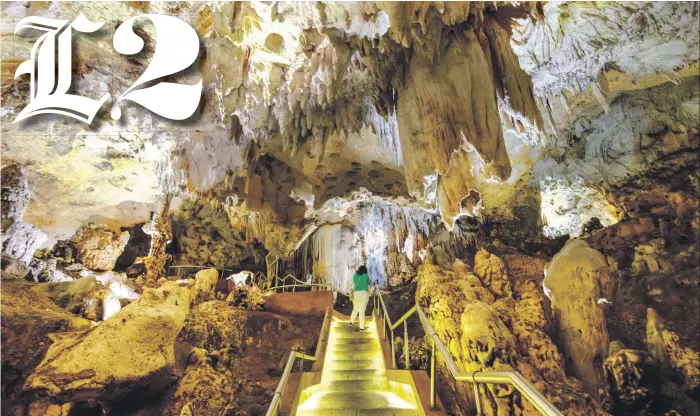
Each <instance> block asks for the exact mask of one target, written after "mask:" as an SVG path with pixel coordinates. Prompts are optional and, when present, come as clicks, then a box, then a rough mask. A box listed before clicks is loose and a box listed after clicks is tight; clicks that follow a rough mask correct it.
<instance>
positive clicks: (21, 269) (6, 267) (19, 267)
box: [0, 256, 29, 279]
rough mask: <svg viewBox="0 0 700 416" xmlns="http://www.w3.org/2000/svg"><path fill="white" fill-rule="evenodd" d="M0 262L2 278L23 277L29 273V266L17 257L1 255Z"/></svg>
mask: <svg viewBox="0 0 700 416" xmlns="http://www.w3.org/2000/svg"><path fill="white" fill-rule="evenodd" d="M0 264H2V278H3V279H24V277H25V276H26V275H27V274H28V273H29V267H27V266H26V265H25V264H24V263H23V262H21V261H19V260H17V259H13V258H10V257H5V256H2V260H1V263H0Z"/></svg>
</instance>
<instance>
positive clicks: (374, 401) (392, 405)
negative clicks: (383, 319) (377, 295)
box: [292, 313, 425, 416]
mask: <svg viewBox="0 0 700 416" xmlns="http://www.w3.org/2000/svg"><path fill="white" fill-rule="evenodd" d="M365 324H366V328H365V331H364V332H360V331H359V330H358V328H357V325H358V323H357V322H355V326H354V328H351V327H350V326H349V319H348V317H347V316H343V315H340V314H337V313H336V315H335V316H334V317H333V319H332V322H331V324H330V329H329V334H328V344H327V349H326V354H325V358H324V361H323V370H322V375H321V382H320V384H316V385H314V386H311V387H307V388H305V389H303V390H302V392H301V394H300V396H299V399H298V401H297V403H298V406H296V408H295V409H294V410H293V411H292V415H299V416H326V415H328V416H331V415H338V416H350V415H353V416H355V415H396V416H404V415H405V416H408V415H424V414H425V413H424V411H423V408H422V406H421V405H420V403H419V399H418V398H417V397H416V396H417V394H416V393H415V386H411V385H408V384H404V383H398V382H395V381H390V380H389V378H388V376H387V370H386V364H385V362H384V355H383V353H382V346H381V343H380V341H379V335H378V333H377V327H376V325H375V323H374V322H373V320H372V319H371V318H370V317H367V320H366V322H365Z"/></svg>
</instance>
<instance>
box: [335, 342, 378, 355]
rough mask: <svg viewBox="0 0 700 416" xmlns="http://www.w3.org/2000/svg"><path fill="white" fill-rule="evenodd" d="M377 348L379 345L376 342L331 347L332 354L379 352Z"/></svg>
mask: <svg viewBox="0 0 700 416" xmlns="http://www.w3.org/2000/svg"><path fill="white" fill-rule="evenodd" d="M379 348H380V347H379V343H377V342H368V343H365V344H344V345H338V344H336V345H334V346H333V352H334V353H339V352H355V351H379Z"/></svg>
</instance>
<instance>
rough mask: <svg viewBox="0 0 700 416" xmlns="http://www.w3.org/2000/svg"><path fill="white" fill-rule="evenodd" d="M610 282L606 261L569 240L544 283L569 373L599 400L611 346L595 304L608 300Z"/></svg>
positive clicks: (598, 307) (546, 272) (555, 259)
mask: <svg viewBox="0 0 700 416" xmlns="http://www.w3.org/2000/svg"><path fill="white" fill-rule="evenodd" d="M611 282H612V279H611V276H610V270H609V267H608V264H607V262H606V260H605V257H604V256H603V255H602V254H600V253H599V252H598V251H596V250H594V249H592V248H590V247H589V246H588V243H586V242H585V241H583V240H580V239H573V240H569V241H568V242H567V243H566V244H565V245H564V248H563V249H562V250H561V251H560V252H559V253H558V254H557V255H555V256H554V258H553V259H552V261H551V262H550V263H549V264H548V265H547V268H546V269H545V278H544V282H543V284H544V287H545V293H547V295H548V296H549V298H550V299H551V301H552V310H553V312H554V318H555V322H556V325H557V329H558V331H557V332H558V334H559V339H558V344H559V347H560V349H561V350H562V352H563V353H564V362H565V363H566V369H567V373H568V374H571V375H573V376H574V377H576V378H578V379H579V380H580V381H581V382H582V383H583V386H584V389H585V391H586V392H587V393H588V394H590V395H591V396H593V397H595V398H596V399H598V400H599V399H600V394H599V390H600V389H604V388H605V386H606V382H605V378H604V376H603V367H602V364H603V360H604V359H605V357H606V355H607V352H608V344H609V341H608V330H607V327H606V322H605V316H604V310H603V308H602V306H601V305H600V304H599V303H598V300H599V299H601V298H607V299H610V298H611V295H612V293H610V292H611V289H610V288H611V286H612V283H611Z"/></svg>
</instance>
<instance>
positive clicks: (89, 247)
mask: <svg viewBox="0 0 700 416" xmlns="http://www.w3.org/2000/svg"><path fill="white" fill-rule="evenodd" d="M128 242H129V233H128V232H127V231H124V232H122V233H117V232H114V231H112V230H110V229H108V228H107V227H106V226H103V225H89V226H86V227H83V228H82V229H81V230H79V231H78V233H77V234H76V235H75V237H73V238H72V239H71V244H73V246H74V247H75V249H76V251H77V259H78V261H79V262H81V263H82V264H83V265H84V266H85V267H87V268H88V269H92V270H103V271H106V270H112V269H114V265H115V264H116V263H117V259H118V258H119V256H120V255H121V254H122V252H123V251H124V247H126V244H127V243H128Z"/></svg>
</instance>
